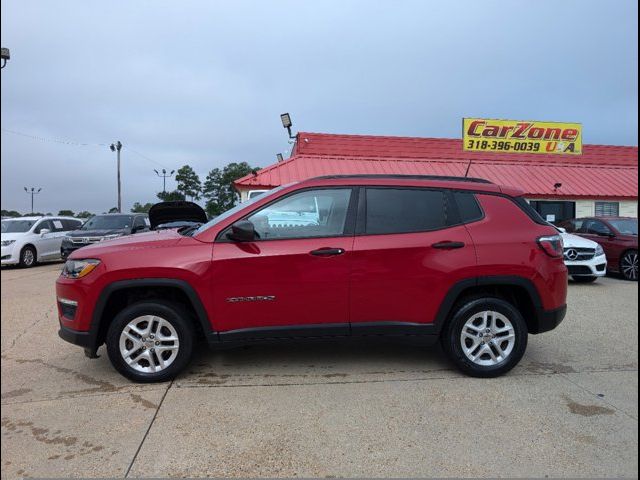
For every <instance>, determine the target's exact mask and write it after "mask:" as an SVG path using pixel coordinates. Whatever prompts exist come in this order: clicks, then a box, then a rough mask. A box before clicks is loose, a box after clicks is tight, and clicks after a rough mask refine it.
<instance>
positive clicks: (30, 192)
mask: <svg viewBox="0 0 640 480" xmlns="http://www.w3.org/2000/svg"><path fill="white" fill-rule="evenodd" d="M40 190H42V188H38V189H37V190H36V187H31V190H29V189H28V188H27V187H24V191H25V192H27V195H31V213H32V214H33V196H34V195H37V194H39V193H40Z"/></svg>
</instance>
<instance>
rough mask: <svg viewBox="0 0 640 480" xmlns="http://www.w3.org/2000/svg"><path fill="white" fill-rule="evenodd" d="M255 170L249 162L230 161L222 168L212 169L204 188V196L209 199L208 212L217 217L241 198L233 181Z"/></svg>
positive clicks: (206, 206)
mask: <svg viewBox="0 0 640 480" xmlns="http://www.w3.org/2000/svg"><path fill="white" fill-rule="evenodd" d="M254 171H255V168H253V167H252V166H251V165H249V164H248V163H247V162H241V163H230V164H228V165H227V166H225V167H224V168H223V169H222V170H220V169H219V168H214V169H213V170H211V171H210V172H209V174H208V175H207V178H206V180H205V182H204V186H203V188H202V196H203V197H204V198H206V199H207V203H206V205H205V210H206V211H207V214H208V215H209V216H211V217H215V216H216V215H220V214H221V213H223V212H226V211H227V210H229V209H230V208H231V207H233V206H234V205H235V204H236V202H237V201H238V200H239V195H238V193H237V192H236V190H235V188H234V187H233V182H234V181H236V180H238V179H239V178H242V177H244V176H245V175H248V174H249V173H251V172H254Z"/></svg>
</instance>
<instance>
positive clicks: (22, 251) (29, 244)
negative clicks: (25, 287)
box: [1, 216, 83, 267]
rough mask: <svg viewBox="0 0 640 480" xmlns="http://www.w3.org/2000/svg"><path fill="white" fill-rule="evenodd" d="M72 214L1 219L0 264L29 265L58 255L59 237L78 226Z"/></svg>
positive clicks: (60, 241)
mask: <svg viewBox="0 0 640 480" xmlns="http://www.w3.org/2000/svg"><path fill="white" fill-rule="evenodd" d="M82 223H83V222H82V220H78V219H77V218H72V217H53V216H52V217H19V218H11V219H3V220H2V235H1V236H2V265H20V266H22V267H32V266H34V265H35V264H36V263H37V262H45V261H49V260H59V259H60V244H61V243H62V239H63V238H64V236H65V235H66V234H67V232H70V231H72V230H77V229H79V228H80V227H81V226H82Z"/></svg>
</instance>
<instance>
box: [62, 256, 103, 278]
mask: <svg viewBox="0 0 640 480" xmlns="http://www.w3.org/2000/svg"><path fill="white" fill-rule="evenodd" d="M98 265H100V260H96V259H94V258H88V259H86V260H67V262H66V263H65V264H64V268H63V269H62V276H63V277H67V278H82V277H84V276H85V275H89V274H90V273H91V272H92V271H93V269H94V268H96V267H97V266H98Z"/></svg>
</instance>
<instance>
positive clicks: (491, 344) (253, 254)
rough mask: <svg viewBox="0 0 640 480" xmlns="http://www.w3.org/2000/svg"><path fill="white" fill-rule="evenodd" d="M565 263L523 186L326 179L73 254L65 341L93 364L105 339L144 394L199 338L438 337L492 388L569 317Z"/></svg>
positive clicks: (63, 320)
mask: <svg viewBox="0 0 640 480" xmlns="http://www.w3.org/2000/svg"><path fill="white" fill-rule="evenodd" d="M153 217H154V216H153V212H150V215H149V218H150V221H151V224H152V227H153V225H154V218H153ZM167 220H168V218H167V217H166V216H165V217H164V218H163V221H167ZM562 255H563V249H562V239H561V237H560V236H559V235H558V232H557V231H556V230H555V229H554V227H552V226H551V225H549V224H548V223H546V222H545V221H544V220H542V218H540V217H539V216H538V215H537V213H536V212H535V211H534V210H533V209H532V208H530V207H529V205H528V204H527V202H526V201H525V200H524V199H523V198H522V196H521V192H520V191H517V190H514V189H510V188H504V187H500V186H497V185H494V184H492V183H489V182H487V181H486V180H480V179H471V178H456V177H426V176H421V177H417V176H416V177H414V176H378V175H356V176H331V177H320V178H314V179H310V180H306V181H303V182H300V183H296V184H289V185H285V186H282V187H279V188H276V189H274V190H271V191H270V192H268V193H265V194H263V195H261V196H258V197H256V198H255V199H253V200H250V201H248V202H246V203H242V204H240V205H238V206H236V207H235V208H233V209H231V210H229V211H227V212H226V213H224V214H222V215H220V216H218V217H216V218H214V219H213V220H211V221H210V222H208V223H205V224H203V225H201V226H199V227H197V226H196V227H187V228H182V229H177V230H176V229H168V230H158V231H151V232H148V233H141V234H138V235H133V236H130V237H123V238H120V239H115V240H110V241H105V242H101V243H99V244H95V245H91V246H88V247H84V248H81V249H79V250H77V251H75V252H73V253H72V254H71V257H70V258H69V260H68V261H67V263H66V264H65V266H64V269H63V272H62V274H61V276H60V278H59V279H58V281H57V284H56V292H57V301H58V302H57V303H58V310H59V316H60V332H59V333H60V336H61V337H62V338H63V339H65V340H67V341H69V342H71V343H75V344H77V345H80V346H82V347H84V348H85V353H86V354H87V356H89V357H92V358H93V357H96V351H97V349H98V348H99V347H100V346H101V345H102V344H103V343H106V348H107V353H108V355H109V358H110V360H111V362H112V364H113V366H114V367H115V368H116V369H117V370H118V371H119V372H120V373H122V374H123V375H125V376H126V377H128V378H130V379H132V380H135V381H139V382H154V381H164V380H167V379H170V378H172V377H174V376H175V375H176V374H177V373H178V372H180V371H181V370H182V369H184V368H185V366H186V365H187V363H188V362H189V359H190V357H191V353H192V349H193V345H194V341H196V340H197V339H199V338H204V339H206V341H207V342H208V344H209V345H210V346H211V347H213V348H222V347H227V346H234V345H239V344H247V343H256V342H267V341H272V340H281V339H283V338H298V339H299V338H314V339H317V338H319V337H324V338H328V339H331V338H335V337H363V336H372V337H380V336H393V337H395V338H398V337H404V338H406V339H407V340H412V341H413V342H416V341H419V342H422V343H424V344H432V343H435V342H436V341H438V340H440V341H441V342H442V345H443V347H444V350H445V351H446V353H447V354H448V355H449V357H450V358H451V359H452V360H453V362H454V363H455V364H456V365H457V366H458V367H459V368H460V369H461V370H462V371H464V372H466V373H468V374H470V375H474V376H479V377H493V376H497V375H500V374H502V373H504V372H507V371H508V370H510V369H511V368H513V367H514V366H515V365H516V364H517V363H518V361H519V360H520V359H521V358H522V355H523V354H524V351H525V349H526V345H527V337H528V334H529V333H531V334H536V333H541V332H545V331H548V330H551V329H553V328H555V327H556V326H557V325H558V324H559V323H560V322H561V321H562V319H563V318H564V316H565V312H566V295H567V269H566V267H565V265H564V262H563V258H562Z"/></svg>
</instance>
